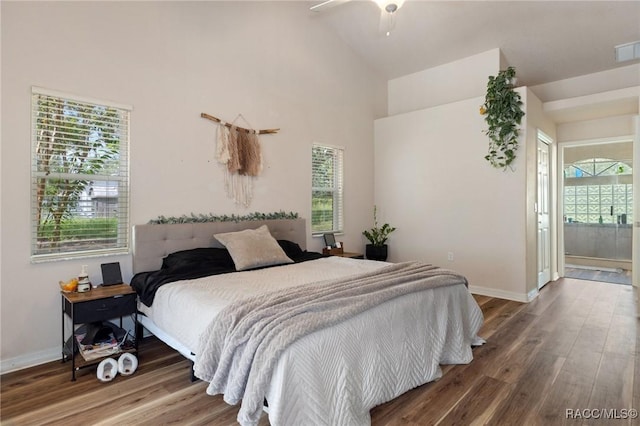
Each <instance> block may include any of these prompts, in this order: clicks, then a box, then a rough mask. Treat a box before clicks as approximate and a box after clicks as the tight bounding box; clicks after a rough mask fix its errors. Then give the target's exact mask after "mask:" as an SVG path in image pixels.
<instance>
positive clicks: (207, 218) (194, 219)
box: [149, 211, 299, 225]
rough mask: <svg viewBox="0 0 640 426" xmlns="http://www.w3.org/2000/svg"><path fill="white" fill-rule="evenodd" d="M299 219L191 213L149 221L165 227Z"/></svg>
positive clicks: (289, 215) (290, 215) (279, 214)
mask: <svg viewBox="0 0 640 426" xmlns="http://www.w3.org/2000/svg"><path fill="white" fill-rule="evenodd" d="M298 217H299V215H298V213H294V212H289V213H287V212H283V211H279V212H273V213H259V212H255V213H249V214H247V215H235V214H231V215H226V214H225V215H221V216H219V215H214V214H212V213H209V214H198V215H196V214H194V213H191V216H187V215H182V216H180V217H173V216H172V217H165V216H158V218H157V219H152V220H150V221H149V224H150V225H166V224H176V223H206V222H236V223H237V222H243V221H247V220H274V219H297V218H298Z"/></svg>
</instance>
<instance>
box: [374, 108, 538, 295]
mask: <svg viewBox="0 0 640 426" xmlns="http://www.w3.org/2000/svg"><path fill="white" fill-rule="evenodd" d="M483 101H484V97H477V98H471V99H467V100H463V101H458V102H453V103H449V104H445V105H441V106H436V107H432V108H427V109H423V110H419V111H414V112H410V113H406V114H400V115H397V116H393V117H387V118H382V119H378V120H376V123H375V167H376V174H375V201H376V204H377V205H378V207H379V209H380V216H381V219H382V220H384V221H385V222H389V223H391V224H392V225H395V226H397V227H398V230H397V231H396V232H395V233H393V234H392V236H391V238H390V239H389V246H390V247H389V252H390V258H391V260H394V261H400V260H410V259H419V260H423V261H426V262H429V263H433V264H436V265H439V266H442V267H445V268H450V269H454V270H456V271H459V272H461V273H462V274H464V275H465V276H466V277H467V278H468V279H469V283H470V286H471V288H472V289H473V290H474V291H476V292H480V293H491V294H493V295H500V296H503V297H507V298H512V299H520V300H522V299H524V298H525V297H526V291H525V268H526V264H525V259H526V244H525V214H524V206H525V184H526V182H525V178H526V174H525V172H526V168H525V157H526V150H525V147H521V148H520V149H521V151H520V152H519V155H518V157H517V158H516V161H515V164H514V168H515V171H511V170H508V171H502V170H497V169H494V168H493V167H491V166H490V165H489V163H488V162H487V161H486V160H485V159H484V156H485V155H486V153H487V146H488V141H487V138H486V136H485V135H484V134H483V133H482V131H483V130H484V129H485V123H484V120H483V117H482V116H481V115H480V114H479V112H478V108H479V106H480V105H481V104H482V103H483ZM449 252H451V253H453V258H454V260H453V261H448V260H447V258H448V257H447V255H448V253H449Z"/></svg>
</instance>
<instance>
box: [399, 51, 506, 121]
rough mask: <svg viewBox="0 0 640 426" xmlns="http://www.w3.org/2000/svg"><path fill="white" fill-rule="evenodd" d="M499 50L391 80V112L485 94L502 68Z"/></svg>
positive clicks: (408, 110)
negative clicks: (489, 77) (492, 78)
mask: <svg viewBox="0 0 640 426" xmlns="http://www.w3.org/2000/svg"><path fill="white" fill-rule="evenodd" d="M502 60H503V59H502V56H501V53H500V49H492V50H489V51H487V52H483V53H479V54H477V55H473V56H470V57H468V58H463V59H460V60H458V61H454V62H450V63H448V64H443V65H440V66H437V67H433V68H429V69H426V70H423V71H419V72H417V73H413V74H409V75H406V76H403V77H399V78H395V79H393V80H389V83H388V87H389V115H397V114H402V113H405V112H410V111H416V110H419V109H424V108H430V107H433V106H437V105H442V104H446V103H449V102H455V101H460V100H464V99H469V98H473V97H476V96H484V92H485V90H486V87H487V77H488V76H490V75H496V74H497V73H498V71H499V70H500V69H502V67H501V61H502Z"/></svg>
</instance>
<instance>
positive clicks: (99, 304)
mask: <svg viewBox="0 0 640 426" xmlns="http://www.w3.org/2000/svg"><path fill="white" fill-rule="evenodd" d="M60 294H61V295H62V361H63V362H64V361H67V360H68V359H71V380H72V381H73V380H75V379H76V370H79V369H80V368H83V367H86V366H89V365H94V364H97V363H99V362H100V361H101V360H102V359H104V358H105V357H102V358H98V359H95V360H91V361H85V360H84V358H83V357H82V356H80V357H79V358H78V360H77V362H76V350H77V342H76V338H75V335H74V332H75V326H76V325H78V324H87V323H91V322H98V321H106V320H110V319H114V318H120V328H122V317H123V316H126V315H131V314H133V315H134V323H137V322H138V310H137V306H136V305H137V304H136V299H137V296H136V292H135V290H133V288H131V286H129V285H127V284H118V285H112V286H108V287H98V288H95V289H92V290H91V291H88V292H86V293H64V292H60ZM65 315H66V316H67V317H69V318H70V319H71V339H70V341H71V345H70V346H69V345H67V344H66V341H67V339H66V333H65V320H64V317H65ZM134 325H135V324H134ZM132 338H133V341H132V342H131V341H130V340H129V341H128V342H129V343H130V344H129V345H128V347H126V349H122V350H121V351H120V352H134V353H135V352H137V351H138V338H137V336H135V335H134V336H132ZM126 343H127V342H125V344H126ZM113 355H117V354H113Z"/></svg>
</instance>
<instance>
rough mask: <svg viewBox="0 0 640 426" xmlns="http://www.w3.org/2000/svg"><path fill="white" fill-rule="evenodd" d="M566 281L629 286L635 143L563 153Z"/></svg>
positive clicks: (597, 145)
mask: <svg viewBox="0 0 640 426" xmlns="http://www.w3.org/2000/svg"><path fill="white" fill-rule="evenodd" d="M562 158H563V175H564V176H563V219H564V220H563V222H564V223H563V226H564V233H563V234H564V252H565V259H564V263H565V274H564V276H565V277H570V278H580V279H588V280H594V281H604V282H611V283H615V284H625V285H631V281H632V274H631V272H632V241H633V238H632V233H633V226H632V224H633V217H634V215H633V161H632V159H633V142H632V141H631V140H621V141H608V142H606V143H594V144H579V145H573V146H565V147H564V148H563V156H562Z"/></svg>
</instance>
